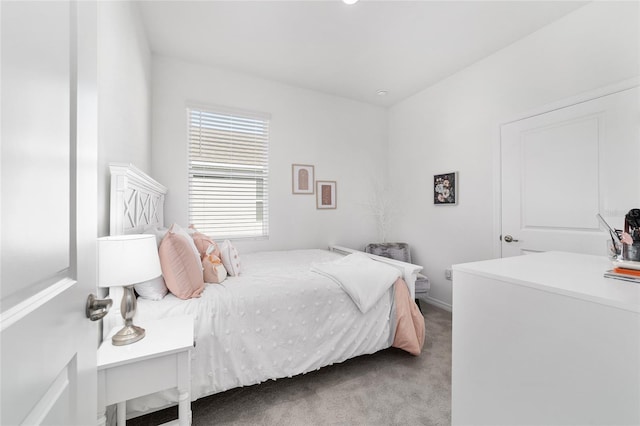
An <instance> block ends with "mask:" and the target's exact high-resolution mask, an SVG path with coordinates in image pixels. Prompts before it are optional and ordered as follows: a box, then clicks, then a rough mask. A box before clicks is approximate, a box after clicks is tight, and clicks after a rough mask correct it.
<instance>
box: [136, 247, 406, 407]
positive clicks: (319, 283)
mask: <svg viewBox="0 0 640 426" xmlns="http://www.w3.org/2000/svg"><path fill="white" fill-rule="evenodd" d="M340 257H341V256H340V255H338V254H336V253H332V252H329V251H326V250H296V251H286V252H262V253H251V254H245V255H243V256H242V258H241V262H242V272H241V275H240V276H238V277H229V278H227V279H226V280H225V281H224V282H223V283H222V284H209V285H207V288H206V289H205V291H204V292H203V294H202V296H201V297H200V298H198V299H190V300H186V301H185V300H179V299H178V298H176V297H175V296H173V295H171V294H169V295H167V296H166V297H165V298H164V299H163V300H161V301H150V300H145V299H138V311H137V315H136V319H135V321H136V322H139V323H143V322H144V321H145V320H149V319H155V318H162V317H169V316H175V315H180V314H191V315H193V316H194V319H195V330H194V335H195V336H196V347H195V348H194V350H193V351H192V361H191V369H192V381H191V392H192V393H191V395H192V399H193V400H195V399H197V398H200V397H202V396H205V395H209V394H213V393H216V392H221V391H224V390H227V389H230V388H234V387H238V386H246V385H252V384H255V383H260V382H262V381H265V380H268V379H276V378H282V377H290V376H293V375H297V374H300V373H306V372H309V371H313V370H316V369H318V368H320V367H322V366H325V365H329V364H333V363H336V362H342V361H344V360H347V359H349V358H353V357H355V356H358V355H362V354H368V353H373V352H376V351H378V350H381V349H384V348H387V347H389V346H390V345H391V343H392V341H393V331H394V327H395V324H394V322H395V313H394V312H393V290H392V289H391V290H389V291H386V292H385V293H384V295H383V296H382V297H381V298H380V299H379V300H378V301H377V302H375V303H374V304H373V306H372V307H371V308H370V309H369V310H367V311H366V313H362V312H361V311H360V310H359V309H358V307H357V306H356V305H355V304H354V302H353V301H352V300H351V298H350V297H349V296H348V295H347V294H346V293H345V292H344V291H343V290H342V289H341V287H340V286H339V285H338V284H336V282H334V281H333V280H331V279H329V278H327V277H325V276H322V275H320V274H317V273H313V272H311V270H310V269H311V264H312V263H314V262H329V261H332V260H336V259H338V258H340ZM176 401H177V395H176V392H175V391H165V392H161V393H159V394H154V395H151V396H147V397H144V398H138V399H136V400H133V401H129V402H128V403H127V408H128V411H138V412H140V411H142V412H144V411H149V410H153V409H156V408H160V407H163V406H166V405H169V404H171V403H174V402H176Z"/></svg>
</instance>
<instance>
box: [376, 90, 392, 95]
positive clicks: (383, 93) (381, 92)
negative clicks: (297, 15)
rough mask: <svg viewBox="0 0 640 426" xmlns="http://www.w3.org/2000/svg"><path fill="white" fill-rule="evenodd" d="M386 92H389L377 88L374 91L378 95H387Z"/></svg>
mask: <svg viewBox="0 0 640 426" xmlns="http://www.w3.org/2000/svg"><path fill="white" fill-rule="evenodd" d="M387 93H389V92H387V91H386V90H378V91H377V92H376V94H377V95H378V96H387Z"/></svg>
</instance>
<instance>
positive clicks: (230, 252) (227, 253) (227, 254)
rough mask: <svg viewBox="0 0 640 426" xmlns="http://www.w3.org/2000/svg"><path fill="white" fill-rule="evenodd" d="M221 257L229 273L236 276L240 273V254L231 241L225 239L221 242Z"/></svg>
mask: <svg viewBox="0 0 640 426" xmlns="http://www.w3.org/2000/svg"><path fill="white" fill-rule="evenodd" d="M220 258H221V259H222V264H223V265H224V267H225V269H226V270H227V272H228V273H229V275H231V276H232V277H235V276H238V275H239V274H240V255H239V254H238V250H236V248H235V247H234V246H233V245H231V241H229V240H225V241H224V242H223V243H222V244H220Z"/></svg>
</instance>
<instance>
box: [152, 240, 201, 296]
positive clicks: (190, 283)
mask: <svg viewBox="0 0 640 426" xmlns="http://www.w3.org/2000/svg"><path fill="white" fill-rule="evenodd" d="M158 254H159V255H160V267H161V268H162V275H163V276H164V281H165V283H166V284H167V288H168V289H169V291H170V292H171V293H173V294H174V295H175V296H176V297H179V298H180V299H190V298H192V297H200V294H201V293H202V291H203V290H204V280H203V277H202V263H200V262H199V261H198V260H196V257H195V256H194V255H193V250H192V249H191V246H190V241H188V240H187V238H186V237H184V236H183V235H180V234H176V233H174V232H171V231H169V232H167V235H166V236H165V237H164V238H163V239H162V242H161V243H160V249H159V251H158Z"/></svg>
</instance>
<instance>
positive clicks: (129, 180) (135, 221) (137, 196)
mask: <svg viewBox="0 0 640 426" xmlns="http://www.w3.org/2000/svg"><path fill="white" fill-rule="evenodd" d="M109 169H110V170H111V213H110V230H109V234H110V235H122V234H137V233H141V232H143V231H144V229H145V228H147V227H148V226H149V225H153V226H158V227H161V226H163V224H164V215H163V211H164V197H165V195H166V193H167V188H165V187H164V186H162V185H160V184H159V183H158V182H156V181H155V180H153V179H152V178H151V177H150V176H149V175H147V174H146V173H144V172H143V171H141V170H140V169H138V168H137V167H135V166H134V165H133V164H121V163H111V164H110V165H109Z"/></svg>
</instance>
